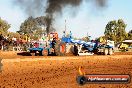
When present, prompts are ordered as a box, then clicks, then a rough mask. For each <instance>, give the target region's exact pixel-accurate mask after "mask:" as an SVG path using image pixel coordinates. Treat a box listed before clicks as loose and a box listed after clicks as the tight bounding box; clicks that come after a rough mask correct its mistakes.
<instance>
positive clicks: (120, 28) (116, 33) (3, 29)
mask: <svg viewBox="0 0 132 88" xmlns="http://www.w3.org/2000/svg"><path fill="white" fill-rule="evenodd" d="M46 19H47V18H46V17H45V16H41V17H37V18H33V17H29V18H28V19H26V20H25V21H24V22H23V23H21V25H20V29H19V31H17V32H16V33H14V32H9V31H8V29H9V28H10V27H11V25H10V24H9V23H8V22H7V21H5V20H3V19H1V18H0V34H2V35H4V36H10V37H11V38H12V37H16V38H20V37H21V38H23V39H25V36H30V37H31V38H32V39H34V40H36V39H38V38H40V36H41V35H42V34H46V28H45V27H46V26H47V20H46ZM126 26H127V24H125V22H124V21H123V20H122V19H118V20H112V21H109V22H108V23H107V24H106V27H105V31H104V36H103V38H105V39H106V40H113V41H115V42H116V43H118V42H122V41H123V40H132V30H130V31H129V32H128V33H127V32H126ZM52 31H55V28H53V27H51V28H50V32H52Z"/></svg>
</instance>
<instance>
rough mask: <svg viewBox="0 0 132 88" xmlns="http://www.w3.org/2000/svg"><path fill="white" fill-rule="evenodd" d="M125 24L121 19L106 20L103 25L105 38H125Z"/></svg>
mask: <svg viewBox="0 0 132 88" xmlns="http://www.w3.org/2000/svg"><path fill="white" fill-rule="evenodd" d="M125 28H126V24H125V23H124V21H123V20H122V19H119V20H118V21H116V20H113V21H110V22H108V24H107V25H106V27H105V32H104V34H105V38H106V39H109V40H113V41H115V42H121V41H123V40H125V39H126V38H127V33H126V31H125Z"/></svg>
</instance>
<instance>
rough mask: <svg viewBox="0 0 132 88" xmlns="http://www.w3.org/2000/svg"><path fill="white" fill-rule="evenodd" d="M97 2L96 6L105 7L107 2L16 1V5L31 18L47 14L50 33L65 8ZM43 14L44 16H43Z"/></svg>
mask: <svg viewBox="0 0 132 88" xmlns="http://www.w3.org/2000/svg"><path fill="white" fill-rule="evenodd" d="M83 1H85V2H86V3H87V2H95V3H94V6H98V7H105V5H106V3H107V0H15V3H16V4H17V5H18V6H20V7H21V8H22V9H23V10H24V11H25V12H26V13H27V15H29V16H38V15H40V14H42V13H43V14H44V13H45V14H46V21H47V22H46V26H47V28H46V31H47V33H49V31H50V27H51V25H52V21H53V20H54V19H55V18H54V14H56V13H61V12H62V10H63V8H65V7H66V6H68V5H70V6H72V7H74V8H75V7H78V6H80V5H81V3H82V2H83ZM43 14H42V15H43Z"/></svg>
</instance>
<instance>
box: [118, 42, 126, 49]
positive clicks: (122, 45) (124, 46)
mask: <svg viewBox="0 0 132 88" xmlns="http://www.w3.org/2000/svg"><path fill="white" fill-rule="evenodd" d="M119 48H120V49H123V50H127V49H128V45H127V44H124V43H121V45H120V46H119Z"/></svg>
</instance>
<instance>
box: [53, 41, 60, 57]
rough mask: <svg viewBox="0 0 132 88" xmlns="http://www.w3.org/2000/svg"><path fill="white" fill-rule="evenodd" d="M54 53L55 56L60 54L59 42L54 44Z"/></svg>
mask: <svg viewBox="0 0 132 88" xmlns="http://www.w3.org/2000/svg"><path fill="white" fill-rule="evenodd" d="M54 53H55V55H56V56H60V52H59V43H58V42H57V43H56V44H55V49H54Z"/></svg>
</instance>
